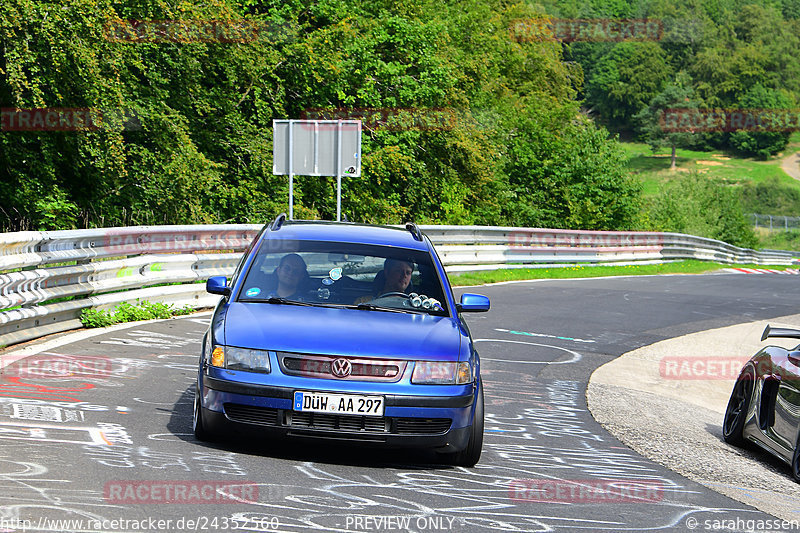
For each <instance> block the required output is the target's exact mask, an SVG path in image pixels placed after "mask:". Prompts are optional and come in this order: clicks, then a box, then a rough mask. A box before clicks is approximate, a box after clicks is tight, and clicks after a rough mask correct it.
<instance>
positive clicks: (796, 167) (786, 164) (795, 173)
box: [781, 152, 800, 180]
mask: <svg viewBox="0 0 800 533" xmlns="http://www.w3.org/2000/svg"><path fill="white" fill-rule="evenodd" d="M781 168H782V169H783V171H784V172H786V173H787V174H789V175H790V176H791V177H793V178H794V179H796V180H800V152H796V153H792V154H789V155H788V156H786V157H784V158H783V160H782V161H781Z"/></svg>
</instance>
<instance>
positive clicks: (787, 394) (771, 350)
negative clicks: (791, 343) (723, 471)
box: [722, 326, 800, 481]
mask: <svg viewBox="0 0 800 533" xmlns="http://www.w3.org/2000/svg"><path fill="white" fill-rule="evenodd" d="M769 337H779V338H790V339H800V330H797V329H788V328H771V327H770V326H767V328H766V329H765V330H764V334H763V335H762V336H761V340H762V341H763V340H766V339H767V338H769ZM799 432H800V346H797V347H795V348H792V349H791V350H787V349H785V348H780V347H778V346H767V347H766V348H763V349H762V350H760V351H759V352H758V353H757V354H755V355H754V356H753V357H751V358H750V360H749V361H748V362H747V363H746V364H745V365H744V368H743V369H742V371H741V373H740V374H739V377H738V378H737V380H736V384H735V385H734V387H733V392H732V393H731V399H730V401H728V407H727V409H726V410H725V421H724V422H723V425H722V434H723V438H724V439H725V442H727V443H729V444H733V445H735V446H744V445H746V444H748V443H754V444H756V445H758V446H759V447H761V448H763V449H765V450H767V451H768V452H770V453H771V454H773V455H775V456H776V457H779V458H780V459H782V460H784V461H786V463H788V464H789V465H791V467H792V475H793V476H794V478H795V479H796V480H798V481H800V442H798V435H799Z"/></svg>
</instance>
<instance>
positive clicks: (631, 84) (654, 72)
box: [586, 42, 672, 128]
mask: <svg viewBox="0 0 800 533" xmlns="http://www.w3.org/2000/svg"><path fill="white" fill-rule="evenodd" d="M671 75H672V69H671V67H670V65H669V64H668V62H667V58H666V55H665V54H664V52H663V50H662V49H661V47H660V46H659V45H658V44H657V43H653V42H622V43H619V44H617V45H616V46H615V47H614V48H613V49H612V50H611V51H610V52H609V53H608V54H606V55H605V56H603V57H602V58H601V59H600V61H599V62H598V64H597V66H596V68H595V69H594V74H593V76H592V78H591V79H589V80H587V82H586V104H587V105H589V106H590V107H591V108H592V110H593V111H594V112H596V113H597V114H598V115H599V116H600V117H601V118H602V119H603V120H606V121H608V122H609V123H610V124H613V125H615V126H617V127H621V128H627V127H629V125H630V120H631V118H632V117H633V116H634V115H635V114H636V113H638V112H639V111H641V110H642V109H643V108H644V107H646V106H647V104H648V103H649V102H650V100H651V99H652V98H653V97H654V96H655V95H656V94H658V93H659V92H660V91H661V90H662V88H663V86H664V84H665V83H666V82H667V81H668V80H669V78H670V76H671Z"/></svg>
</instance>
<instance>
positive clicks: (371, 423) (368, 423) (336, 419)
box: [291, 412, 388, 433]
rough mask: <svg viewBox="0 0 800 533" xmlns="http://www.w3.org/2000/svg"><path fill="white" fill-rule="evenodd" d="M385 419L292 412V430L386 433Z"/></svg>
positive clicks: (380, 417)
mask: <svg viewBox="0 0 800 533" xmlns="http://www.w3.org/2000/svg"><path fill="white" fill-rule="evenodd" d="M386 422H387V419H386V418H384V417H382V416H351V415H329V414H325V413H302V412H293V413H292V421H291V426H292V427H293V428H317V429H339V430H342V431H367V432H371V433H388V431H387V428H386Z"/></svg>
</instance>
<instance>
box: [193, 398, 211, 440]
mask: <svg viewBox="0 0 800 533" xmlns="http://www.w3.org/2000/svg"><path fill="white" fill-rule="evenodd" d="M192 430H193V431H194V436H195V438H197V440H203V441H211V440H213V434H212V433H210V432H209V431H208V430H207V429H206V428H205V426H203V409H202V406H201V405H200V391H199V389H198V388H197V386H195V390H194V408H193V409H192Z"/></svg>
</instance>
